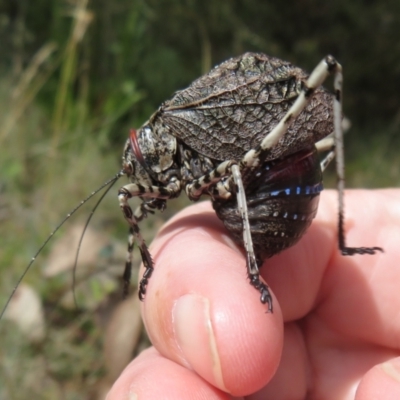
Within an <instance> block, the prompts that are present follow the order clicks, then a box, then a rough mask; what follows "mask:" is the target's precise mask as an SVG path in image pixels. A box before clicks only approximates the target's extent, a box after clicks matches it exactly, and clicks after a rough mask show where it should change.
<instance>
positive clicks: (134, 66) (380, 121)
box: [0, 0, 400, 399]
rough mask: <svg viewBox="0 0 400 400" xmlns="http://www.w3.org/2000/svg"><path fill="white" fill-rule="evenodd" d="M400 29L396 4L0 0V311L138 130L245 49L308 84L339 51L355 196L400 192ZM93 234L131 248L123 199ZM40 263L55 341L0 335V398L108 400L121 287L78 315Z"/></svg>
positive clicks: (4, 329)
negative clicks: (108, 313)
mask: <svg viewBox="0 0 400 400" xmlns="http://www.w3.org/2000/svg"><path fill="white" fill-rule="evenodd" d="M399 24H400V3H399V2H398V1H396V0H385V1H383V0H380V1H379V0H375V1H369V2H362V1H352V2H349V1H346V0H338V1H336V2H323V1H318V0H304V1H301V2H281V1H274V0H270V1H263V2H260V1H257V0H246V1H244V0H220V1H215V2H205V1H201V0H147V1H145V0H130V1H126V0H116V1H106V0H93V1H91V2H88V0H69V1H67V0H63V1H57V0H54V1H50V0H47V1H45V0H40V1H38V0H37V1H35V2H30V1H20V2H15V1H10V0H0V170H1V173H0V236H1V245H0V282H1V284H0V290H1V293H0V300H1V303H0V307H1V306H2V305H3V304H4V303H5V301H6V300H7V298H8V296H9V294H10V292H11V288H12V287H13V286H14V284H15V282H16V281H17V279H18V278H19V276H20V275H21V273H22V271H23V269H24V267H25V266H26V263H27V260H29V258H30V257H32V254H34V253H35V251H36V249H37V248H38V247H39V245H40V244H41V243H42V242H43V240H44V239H45V237H46V236H47V234H48V233H49V230H50V229H51V227H53V226H55V225H56V224H57V223H58V221H60V218H61V216H62V215H65V214H66V213H67V212H68V211H69V210H71V208H72V207H73V206H74V205H76V204H78V203H79V201H80V200H81V199H83V198H84V197H85V196H86V195H87V194H89V193H90V192H91V191H92V190H94V189H95V188H96V187H98V186H100V185H101V184H102V183H103V182H104V181H105V180H106V179H107V178H110V177H112V176H113V175H114V174H115V173H116V172H117V171H118V170H119V168H120V165H119V163H120V157H121V152H122V147H123V145H124V142H125V140H126V137H127V133H128V131H129V128H130V127H137V126H140V125H141V123H143V122H144V121H145V120H146V119H147V118H148V117H149V115H150V114H151V113H152V112H153V111H154V110H155V109H156V108H157V107H158V106H159V104H160V103H161V102H162V101H164V100H165V99H167V98H169V97H170V96H171V94H172V93H173V92H174V91H175V90H177V89H179V88H183V87H185V86H187V85H188V84H189V83H190V82H191V81H192V80H193V79H195V78H196V77H198V76H200V75H201V74H203V73H204V72H206V71H208V70H209V69H210V68H211V67H212V66H213V65H215V64H217V63H219V62H220V61H222V60H224V59H226V58H229V57H231V56H235V55H239V54H241V53H243V52H245V51H260V52H264V53H267V54H271V55H275V56H277V57H280V58H283V59H286V60H289V61H291V62H293V63H294V64H296V65H299V66H301V67H303V68H304V69H306V70H311V69H312V68H313V67H314V66H315V65H316V64H317V62H318V61H319V60H320V59H321V58H322V57H323V56H324V55H326V54H328V53H332V54H333V55H334V56H335V57H336V58H337V59H338V60H340V62H341V63H342V65H343V67H344V76H345V81H344V84H345V96H344V111H345V114H346V115H347V116H348V117H349V118H350V120H351V123H352V129H351V131H350V133H349V134H348V135H347V137H346V141H347V142H348V143H349V145H348V147H347V159H348V160H349V161H348V167H347V173H348V181H347V182H348V186H358V187H359V186H365V187H382V186H389V185H390V186H395V185H398V184H399V183H400V174H399V167H400V165H399V158H398V155H397V149H398V148H399V140H400V135H399V134H398V133H399V125H400V108H399V104H400V92H399V90H398V77H399V76H400V46H399V43H400V40H399V39H400V34H399V29H398V26H399ZM331 180H332V179H329V178H328V182H330V181H331ZM332 182H333V180H332ZM117 185H118V184H117ZM178 205H179V206H181V203H179V204H178ZM90 209H91V208H90V205H89V208H88V210H90ZM88 213H89V211H87V210H82V213H81V214H80V215H81V216H82V217H79V216H78V217H77V219H78V220H79V218H82V219H83V220H84V219H85V217H87V215H88ZM170 213H173V209H172V210H171V211H170ZM168 215H171V214H167V216H168ZM154 221H155V222H154ZM159 223H160V222H159V220H157V219H152V221H150V222H149V224H153V226H150V225H147V226H146V229H147V231H146V235H147V236H148V237H149V238H151V237H152V233H151V230H154V228H155V227H157V226H159ZM94 226H95V228H96V230H97V231H99V232H103V233H105V234H106V236H108V237H110V238H115V241H117V242H118V244H119V243H120V242H122V243H123V242H124V240H125V233H126V225H125V223H124V221H123V218H122V216H121V215H120V211H119V207H118V205H117V200H116V198H115V190H111V194H110V195H108V196H107V197H106V198H105V200H104V201H103V203H102V204H101V207H100V209H99V210H98V212H97V214H96V217H95V222H94ZM50 251H51V246H49V247H48V248H46V249H45V251H44V256H45V255H46V254H49V252H50ZM136 257H138V256H136ZM44 258H45V257H43V258H42V259H38V263H37V264H39V265H37V264H36V265H35V267H34V268H32V271H30V273H29V274H28V275H27V277H26V279H25V281H24V282H26V283H29V284H31V285H32V287H34V288H36V289H37V290H38V291H39V292H40V295H41V297H42V298H43V299H44V304H45V306H46V310H51V312H50V313H48V312H47V311H46V323H47V324H48V329H47V333H46V340H45V341H44V342H42V343H40V344H32V343H29V342H28V341H27V340H26V339H25V338H24V337H23V336H22V335H21V334H19V333H18V330H17V329H15V328H13V325H12V324H9V323H8V321H4V320H2V321H0V334H1V337H2V344H1V346H0V368H1V370H2V373H0V398H10V399H26V398H28V396H29V398H31V399H34V398H38V399H43V398H55V396H58V397H60V398H64V399H78V398H88V393H91V394H92V396H93V398H95V394H93V393H97V396H99V397H98V398H100V394H98V393H99V391H98V382H99V380H100V379H101V378H102V376H103V375H104V374H105V369H104V365H103V363H102V359H101V357H100V358H99V352H100V350H99V349H101V340H102V327H103V325H102V324H100V323H99V322H98V320H99V315H100V314H101V313H100V314H99V312H98V310H99V308H101V307H104V304H106V303H107V301H106V300H107V299H109V296H108V294H109V292H111V291H112V290H113V289H114V286H112V288H110V287H108V286H107V285H106V286H107V287H106V288H104V287H103V286H102V289H101V290H100V294H99V287H95V288H94V287H92V289H91V290H90V291H89V292H90V296H92V297H96V299H97V300H96V302H95V305H94V306H93V304H92V307H91V308H90V307H87V309H90V310H91V312H87V311H86V312H85V311H77V310H72V311H71V310H68V309H67V308H65V307H64V306H61V305H60V304H54V303H58V299H59V298H60V297H61V295H62V294H63V293H64V292H66V291H67V288H69V286H68V285H69V281H68V280H67V278H66V277H63V278H56V279H51V280H50V281H48V280H44V278H43V276H42V274H41V271H40V264H41V262H43V259H44ZM117 290H118V289H117ZM81 301H83V302H85V301H86V300H81ZM85 305H86V303H85ZM54 310H56V311H54ZM94 310H95V311H94ZM101 315H102V314H101ZM50 323H53V325H50Z"/></svg>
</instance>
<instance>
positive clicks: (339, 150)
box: [333, 67, 383, 256]
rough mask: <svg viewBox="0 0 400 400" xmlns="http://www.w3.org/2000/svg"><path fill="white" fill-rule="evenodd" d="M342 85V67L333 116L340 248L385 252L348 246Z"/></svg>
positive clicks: (337, 76) (337, 75) (348, 251)
mask: <svg viewBox="0 0 400 400" xmlns="http://www.w3.org/2000/svg"><path fill="white" fill-rule="evenodd" d="M342 86H343V76H342V68H341V67H340V68H337V71H336V72H335V80H334V89H335V99H334V103H333V114H334V115H333V116H334V128H335V156H336V174H337V189H338V194H339V223H338V225H339V227H338V239H339V249H340V251H341V252H342V254H343V255H344V256H352V255H354V254H375V253H376V252H377V251H381V252H383V249H382V248H381V247H347V246H346V238H345V233H344V187H345V180H344V146H343V129H342V103H341V98H342Z"/></svg>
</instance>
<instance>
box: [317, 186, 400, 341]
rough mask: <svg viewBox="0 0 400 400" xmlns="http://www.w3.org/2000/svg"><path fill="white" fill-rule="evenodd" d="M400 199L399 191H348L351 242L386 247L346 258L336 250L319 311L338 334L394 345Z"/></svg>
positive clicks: (399, 323) (399, 304)
mask: <svg viewBox="0 0 400 400" xmlns="http://www.w3.org/2000/svg"><path fill="white" fill-rule="evenodd" d="M399 199H400V191H399V190H397V191H393V190H381V191H361V190H357V191H348V192H346V223H345V226H346V233H347V243H348V245H350V246H381V247H383V248H384V251H385V252H384V253H380V252H378V253H377V254H375V255H355V256H352V257H343V256H341V255H340V254H339V253H338V252H336V251H335V252H334V253H333V257H332V259H331V262H330V265H329V268H328V269H327V270H326V273H325V275H324V279H323V282H322V285H321V292H320V299H321V302H320V304H319V305H318V307H316V310H315V311H316V313H317V315H318V318H319V319H320V322H322V323H323V324H324V325H325V324H326V325H328V326H329V327H330V329H333V330H335V332H336V333H337V334H340V335H342V336H346V337H350V338H357V339H362V340H364V341H367V342H369V343H373V344H377V345H380V346H385V347H389V348H396V349H397V348H398V337H399V334H400V320H399V318H398V310H399V309H400V297H399V296H398V282H400V268H398V267H399V261H398V260H399V259H400V247H399V243H400V230H399V226H400V213H399ZM332 200H333V199H332ZM332 202H333V201H332Z"/></svg>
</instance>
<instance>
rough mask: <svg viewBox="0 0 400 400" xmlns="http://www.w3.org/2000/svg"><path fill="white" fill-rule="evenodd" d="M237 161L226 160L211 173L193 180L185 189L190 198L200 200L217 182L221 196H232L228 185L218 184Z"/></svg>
mask: <svg viewBox="0 0 400 400" xmlns="http://www.w3.org/2000/svg"><path fill="white" fill-rule="evenodd" d="M234 163H235V161H224V162H222V163H221V164H219V165H218V166H217V168H215V169H213V170H212V171H210V172H209V173H207V174H205V175H203V176H202V177H200V178H198V179H194V180H193V181H192V182H190V183H189V184H187V185H186V187H185V191H186V194H187V196H188V197H189V199H190V200H193V201H195V200H198V199H199V197H200V196H201V195H202V194H203V193H205V192H206V191H207V189H208V188H209V187H210V186H212V185H215V184H217V190H218V192H219V196H220V197H222V198H228V197H230V191H229V187H228V186H223V185H218V183H219V181H221V179H222V178H223V177H225V176H227V175H229V174H230V171H231V166H232V165H233V164H234Z"/></svg>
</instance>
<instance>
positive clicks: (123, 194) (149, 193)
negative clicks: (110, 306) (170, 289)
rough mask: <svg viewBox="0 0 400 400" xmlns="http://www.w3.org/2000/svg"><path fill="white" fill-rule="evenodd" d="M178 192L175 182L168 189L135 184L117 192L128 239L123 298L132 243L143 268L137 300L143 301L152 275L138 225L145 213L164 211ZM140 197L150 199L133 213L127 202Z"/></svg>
mask: <svg viewBox="0 0 400 400" xmlns="http://www.w3.org/2000/svg"><path fill="white" fill-rule="evenodd" d="M179 192H180V186H179V184H177V183H176V182H172V183H171V185H170V187H166V188H158V187H154V186H149V187H144V186H141V185H137V184H133V183H131V184H128V185H126V186H123V187H122V188H121V189H120V190H119V192H118V200H119V205H120V207H121V210H122V212H123V214H124V217H125V219H126V220H127V221H128V224H129V237H128V252H127V258H126V262H125V270H124V275H123V279H124V296H126V294H127V293H128V289H129V284H130V279H131V270H132V254H133V247H134V242H135V241H136V242H137V244H138V247H139V250H140V253H141V256H142V261H143V265H144V267H145V272H144V274H143V277H142V279H141V281H140V283H139V298H140V300H143V299H144V296H145V294H146V287H147V284H148V280H149V278H150V276H151V274H152V273H153V270H154V263H153V260H152V258H151V255H150V252H149V249H148V247H147V245H146V243H145V241H144V239H143V237H142V235H141V233H140V229H139V225H138V223H139V222H140V221H141V220H142V219H143V218H145V217H146V216H147V212H153V211H154V210H155V209H158V210H164V208H165V204H166V202H165V200H166V199H169V198H172V197H175V196H176V195H177V193H179ZM135 196H140V197H141V198H143V197H150V198H148V199H147V200H144V201H143V203H142V204H141V205H140V206H139V207H138V208H137V209H136V210H135V213H133V211H132V208H131V207H130V205H129V203H128V200H129V199H130V198H131V197H135Z"/></svg>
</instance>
